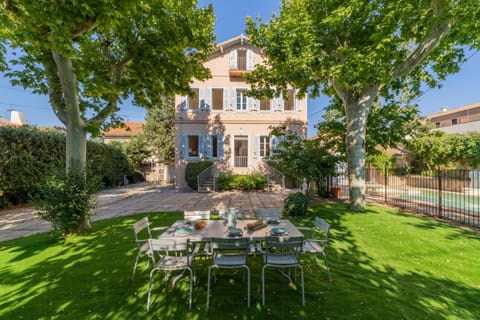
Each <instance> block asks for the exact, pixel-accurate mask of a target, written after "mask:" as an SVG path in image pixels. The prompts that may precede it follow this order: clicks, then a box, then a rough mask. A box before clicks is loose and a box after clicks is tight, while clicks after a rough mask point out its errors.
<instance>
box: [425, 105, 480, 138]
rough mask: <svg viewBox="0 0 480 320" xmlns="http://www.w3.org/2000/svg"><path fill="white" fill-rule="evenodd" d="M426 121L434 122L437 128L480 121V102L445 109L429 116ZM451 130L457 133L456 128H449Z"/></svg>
mask: <svg viewBox="0 0 480 320" xmlns="http://www.w3.org/2000/svg"><path fill="white" fill-rule="evenodd" d="M426 121H427V122H429V123H432V124H434V125H435V126H436V127H437V128H445V127H452V126H456V125H463V124H466V123H471V122H478V121H480V103H473V104H470V105H466V106H463V107H459V108H455V109H452V110H447V109H444V110H442V111H441V112H438V113H434V114H431V115H429V116H427V117H426ZM449 131H450V132H449V133H456V132H455V129H449Z"/></svg>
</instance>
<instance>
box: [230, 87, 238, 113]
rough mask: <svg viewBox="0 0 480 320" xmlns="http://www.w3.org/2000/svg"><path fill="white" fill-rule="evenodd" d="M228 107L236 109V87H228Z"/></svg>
mask: <svg viewBox="0 0 480 320" xmlns="http://www.w3.org/2000/svg"><path fill="white" fill-rule="evenodd" d="M229 91H230V93H229V103H228V104H229V108H230V107H231V110H236V109H237V89H236V88H230V89H229Z"/></svg>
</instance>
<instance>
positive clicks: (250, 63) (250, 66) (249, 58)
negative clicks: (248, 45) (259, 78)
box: [247, 49, 253, 70]
mask: <svg viewBox="0 0 480 320" xmlns="http://www.w3.org/2000/svg"><path fill="white" fill-rule="evenodd" d="M247 70H253V51H252V50H250V49H248V50H247Z"/></svg>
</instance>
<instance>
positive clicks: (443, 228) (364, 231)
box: [0, 204, 480, 319]
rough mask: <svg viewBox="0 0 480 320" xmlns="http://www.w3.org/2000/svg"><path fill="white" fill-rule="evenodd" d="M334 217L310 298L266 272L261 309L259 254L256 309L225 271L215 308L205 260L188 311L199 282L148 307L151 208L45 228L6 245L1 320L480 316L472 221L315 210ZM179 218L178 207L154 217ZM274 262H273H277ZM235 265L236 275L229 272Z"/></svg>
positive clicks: (157, 220)
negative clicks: (146, 245) (84, 226)
mask: <svg viewBox="0 0 480 320" xmlns="http://www.w3.org/2000/svg"><path fill="white" fill-rule="evenodd" d="M317 215H318V216H320V217H322V218H324V219H325V220H327V221H328V222H330V223H331V224H332V231H331V242H330V246H329V248H328V251H327V254H328V258H329V262H330V266H331V270H332V277H333V284H332V285H331V286H330V287H329V286H328V282H327V275H326V272H325V269H324V267H323V264H321V268H320V269H318V268H316V267H315V265H314V263H313V260H312V259H311V257H310V256H304V259H303V264H304V266H305V296H306V306H305V307H302V306H301V295H300V292H299V290H298V289H299V288H298V287H297V288H295V287H294V286H292V287H289V286H288V283H287V281H286V279H285V278H283V277H282V276H281V275H280V274H278V273H277V272H275V271H273V270H272V271H271V272H268V274H267V279H268V280H267V283H268V288H267V307H262V306H261V286H260V265H261V260H260V258H259V257H253V258H252V259H250V261H249V265H250V267H251V271H252V307H251V308H250V309H248V308H247V307H246V296H245V286H244V284H243V283H242V274H241V272H238V273H237V274H230V275H228V272H231V271H229V270H226V271H223V272H222V273H219V276H218V279H217V283H216V284H215V285H214V286H213V292H212V294H213V295H212V299H211V306H210V309H209V311H208V312H207V311H206V308H205V304H206V283H207V279H206V270H207V268H206V265H207V263H208V262H207V261H200V262H199V263H197V264H196V267H195V269H196V272H197V275H198V277H199V283H198V284H197V285H196V286H195V287H194V290H193V299H194V300H193V309H192V311H189V310H188V304H187V296H188V291H187V290H188V289H187V288H188V286H187V281H186V280H181V281H180V282H179V284H178V285H177V287H175V288H172V287H170V286H169V287H166V286H165V285H164V283H163V277H161V276H158V277H156V281H155V284H154V288H153V304H152V310H151V312H150V313H147V311H146V300H147V289H148V273H149V271H148V267H147V263H146V260H145V259H144V260H142V264H141V265H140V267H139V269H138V270H137V276H136V278H135V281H133V282H132V281H130V274H131V270H132V266H133V265H132V264H133V260H134V257H135V254H136V250H135V247H134V244H133V241H132V239H133V233H132V229H131V224H132V223H133V222H135V221H136V220H137V219H139V218H140V217H142V216H143V215H137V216H130V217H123V218H118V219H112V220H108V221H100V222H96V223H94V224H93V228H92V229H91V230H90V231H89V232H88V234H86V235H81V236H73V237H69V238H68V240H66V241H65V242H64V241H63V240H61V239H60V238H58V237H57V236H56V235H55V233H53V232H51V233H46V234H41V235H36V236H31V237H28V238H24V239H18V240H13V241H7V242H0V319H150V318H152V319H480V311H479V310H480V309H479V305H478V303H479V302H480V271H479V270H480V236H479V234H478V233H475V232H472V231H470V230H467V229H462V228H457V227H452V226H449V225H447V224H442V223H440V222H437V221H432V220H426V219H422V218H418V217H415V216H411V215H406V214H402V213H400V212H398V211H396V210H394V209H389V208H383V207H380V206H369V207H368V210H367V211H366V212H364V213H353V212H351V211H349V210H348V208H347V206H346V205H343V204H325V205H324V204H322V205H318V206H316V207H315V208H313V209H312V211H311V215H310V216H309V217H308V218H304V219H296V220H295V221H294V222H295V223H296V224H298V225H310V224H311V222H312V220H313V217H314V216H317ZM148 216H149V218H150V219H151V221H152V223H153V224H154V225H169V224H171V223H173V222H174V221H175V220H177V219H181V214H179V213H153V214H149V215H148ZM270 270H271V269H270ZM225 272H226V273H225Z"/></svg>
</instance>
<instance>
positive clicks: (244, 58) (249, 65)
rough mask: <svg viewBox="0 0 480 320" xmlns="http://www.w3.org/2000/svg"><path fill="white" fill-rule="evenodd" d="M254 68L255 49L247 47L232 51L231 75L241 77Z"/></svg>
mask: <svg viewBox="0 0 480 320" xmlns="http://www.w3.org/2000/svg"><path fill="white" fill-rule="evenodd" d="M251 70H253V51H252V50H250V49H245V48H238V49H233V50H232V51H230V76H234V77H241V76H242V74H243V73H245V72H249V71H251Z"/></svg>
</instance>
